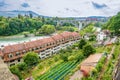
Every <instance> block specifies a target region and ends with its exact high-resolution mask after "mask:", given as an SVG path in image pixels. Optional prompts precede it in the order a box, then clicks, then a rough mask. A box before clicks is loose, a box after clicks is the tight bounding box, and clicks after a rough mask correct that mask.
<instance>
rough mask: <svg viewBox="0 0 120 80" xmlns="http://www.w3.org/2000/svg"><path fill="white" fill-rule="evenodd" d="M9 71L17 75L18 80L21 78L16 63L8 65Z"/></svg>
mask: <svg viewBox="0 0 120 80" xmlns="http://www.w3.org/2000/svg"><path fill="white" fill-rule="evenodd" d="M10 71H11V72H12V73H13V74H15V75H17V76H18V77H19V79H20V80H21V79H22V76H21V73H20V70H19V69H18V67H17V66H16V65H15V66H11V67H10Z"/></svg>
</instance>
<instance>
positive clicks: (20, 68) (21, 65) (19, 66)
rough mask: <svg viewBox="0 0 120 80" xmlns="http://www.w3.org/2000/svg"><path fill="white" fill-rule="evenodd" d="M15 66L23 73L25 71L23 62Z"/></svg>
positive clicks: (25, 65)
mask: <svg viewBox="0 0 120 80" xmlns="http://www.w3.org/2000/svg"><path fill="white" fill-rule="evenodd" d="M17 66H18V69H19V70H20V71H24V70H26V69H27V64H26V63H25V62H22V63H19V64H18V65H17Z"/></svg>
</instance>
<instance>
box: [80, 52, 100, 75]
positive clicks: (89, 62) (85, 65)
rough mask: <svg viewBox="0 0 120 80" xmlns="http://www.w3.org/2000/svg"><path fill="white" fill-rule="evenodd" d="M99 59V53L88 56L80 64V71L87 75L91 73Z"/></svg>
mask: <svg viewBox="0 0 120 80" xmlns="http://www.w3.org/2000/svg"><path fill="white" fill-rule="evenodd" d="M101 57H102V54H101V53H100V54H92V55H90V56H89V57H88V58H87V59H85V60H84V61H83V62H82V63H81V66H80V70H82V71H85V72H87V73H89V72H91V71H92V70H93V69H94V68H95V66H96V65H97V63H98V61H99V60H100V59H101Z"/></svg>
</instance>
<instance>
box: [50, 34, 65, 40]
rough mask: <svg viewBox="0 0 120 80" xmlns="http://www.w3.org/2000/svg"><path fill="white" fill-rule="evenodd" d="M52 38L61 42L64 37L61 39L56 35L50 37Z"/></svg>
mask: <svg viewBox="0 0 120 80" xmlns="http://www.w3.org/2000/svg"><path fill="white" fill-rule="evenodd" d="M52 38H53V39H54V40H61V39H63V38H64V37H62V36H61V35H60V34H57V35H54V36H52Z"/></svg>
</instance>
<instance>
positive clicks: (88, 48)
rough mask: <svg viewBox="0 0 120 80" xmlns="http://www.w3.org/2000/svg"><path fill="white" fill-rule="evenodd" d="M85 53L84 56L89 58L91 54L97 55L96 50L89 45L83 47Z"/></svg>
mask: <svg viewBox="0 0 120 80" xmlns="http://www.w3.org/2000/svg"><path fill="white" fill-rule="evenodd" d="M83 53H84V56H89V55H90V54H93V53H95V49H94V48H93V47H92V46H91V45H89V44H87V45H85V46H84V47H83Z"/></svg>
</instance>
